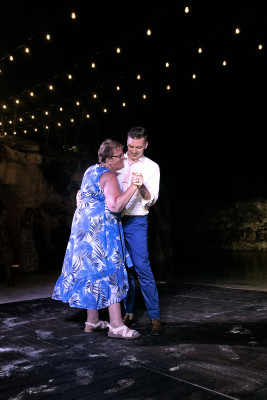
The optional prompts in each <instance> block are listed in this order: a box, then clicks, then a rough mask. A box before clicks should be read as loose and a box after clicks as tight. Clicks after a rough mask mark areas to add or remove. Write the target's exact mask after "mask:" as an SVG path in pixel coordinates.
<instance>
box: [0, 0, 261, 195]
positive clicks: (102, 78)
mask: <svg viewBox="0 0 267 400" xmlns="http://www.w3.org/2000/svg"><path fill="white" fill-rule="evenodd" d="M246 3H247V2H244V1H233V0H231V1H230V0H225V1H221V0H218V1H210V0H209V1H205V0H204V1H200V0H193V1H188V2H186V1H168V0H166V1H164V2H155V1H124V2H122V1H115V2H111V1H102V2H100V1H96V2H91V1H89V2H86V1H73V2H68V1H54V2H52V1H48V2H35V3H32V2H27V1H26V2H20V1H15V2H14V1H12V2H10V1H9V2H8V1H6V0H3V1H1V4H0V59H1V61H0V69H1V71H2V73H1V74H0V104H1V108H2V105H3V104H5V103H6V104H8V111H7V112H5V114H3V116H2V121H3V123H4V125H2V133H3V132H4V129H9V131H8V133H9V135H12V129H13V126H14V125H13V126H12V127H11V128H12V129H11V128H10V126H8V120H10V119H12V120H14V118H15V119H16V130H17V136H22V137H23V136H25V135H23V133H22V132H23V129H24V128H25V126H27V130H28V133H27V135H28V136H27V137H29V138H31V139H32V138H34V139H36V140H37V141H40V142H42V141H44V135H43V133H42V129H43V127H44V126H45V124H46V121H44V117H43V112H44V110H45V109H47V108H48V107H50V109H49V110H51V112H50V117H49V121H48V122H49V127H50V128H49V132H50V133H49V144H50V143H53V145H55V144H58V145H59V146H61V147H64V146H65V147H71V146H73V145H77V146H80V145H85V146H89V147H91V148H93V147H94V146H96V147H97V146H98V145H99V143H100V142H101V140H103V139H105V138H106V137H108V136H111V137H113V138H115V139H117V140H120V141H122V142H123V143H125V136H126V132H127V130H128V129H129V128H130V127H131V126H133V125H142V126H145V127H146V128H147V130H148V132H149V134H150V136H149V137H150V143H149V148H148V150H147V155H148V156H150V157H151V158H153V159H154V160H155V161H157V162H158V163H159V164H160V166H161V170H162V176H163V181H164V182H168V184H170V185H171V186H170V187H173V186H175V187H177V188H178V189H180V192H181V193H182V195H181V196H182V197H184V198H185V199H187V198H188V197H194V198H198V199H199V198H202V199H203V200H205V199H206V198H209V199H212V201H216V199H218V198H225V199H228V198H234V197H238V196H243V197H248V196H261V195H265V194H267V189H265V186H266V187H267V183H265V181H266V173H265V172H266V167H265V165H266V160H265V159H266V157H265V148H266V139H265V136H266V124H265V118H266V117H265V115H266V100H265V97H266V94H265V93H266V76H265V74H266V70H267V69H266V46H267V35H266V34H267V21H266V19H267V17H266V15H265V13H264V11H263V9H262V6H263V4H264V2H263V1H255V2H253V4H252V3H251V4H246ZM185 6H189V7H190V12H189V13H188V14H185V13H184V8H185ZM73 10H74V11H75V12H76V13H77V20H75V21H72V20H71V19H70V18H69V15H70V12H71V11H73ZM236 27H239V28H240V29H241V32H240V34H239V35H235V33H234V30H235V28H236ZM147 28H151V29H152V36H151V37H148V36H146V34H145V32H146V29H147ZM46 32H49V33H51V35H52V37H53V40H52V41H51V42H50V43H47V41H45V40H44V39H43V37H44V35H45V33H46ZM260 43H262V44H263V50H261V51H259V50H258V48H257V46H258V45H259V44H260ZM21 45H23V46H22V47H20V46H21ZM24 46H29V48H30V55H29V56H28V55H27V56H26V55H25V53H23V48H24ZM117 46H120V47H121V49H122V53H121V54H120V55H119V56H118V55H116V53H115V51H114V49H115V48H116V47H117ZM199 47H201V48H203V52H202V53H201V54H199V53H198V51H197V50H198V48H199ZM10 54H13V55H14V58H15V60H14V62H12V63H11V62H10V61H9V59H8V56H9V55H10ZM27 57H28V58H27ZM224 59H226V60H227V66H226V67H223V66H222V61H223V60H224ZM166 60H168V61H169V62H170V67H169V68H168V69H167V68H165V67H164V63H165V61H166ZM92 61H95V62H96V64H97V69H96V71H92V69H91V68H90V65H91V62H92ZM70 72H71V73H72V74H73V80H72V82H71V84H70V82H68V81H67V79H66V76H67V74H68V73H70ZM139 72H141V74H142V80H141V81H140V82H138V81H137V80H136V78H135V77H136V73H139ZM193 73H196V74H197V79H195V80H193V79H192V74H193ZM51 82H52V83H53V85H54V86H55V87H56V91H55V92H54V93H53V94H52V93H50V92H49V91H48V90H47V85H48V83H51ZM167 83H169V84H170V85H171V91H169V92H167V91H166V89H165V88H166V84H167ZM117 84H119V85H120V87H121V90H120V92H119V93H118V92H116V90H114V88H115V86H116V85H117ZM30 90H33V91H34V92H36V97H35V98H34V100H33V99H30V98H29V95H28V93H29V91H30ZM94 91H96V92H97V93H98V94H99V98H98V101H97V103H96V102H93V101H92V93H93V92H94ZM144 92H145V93H147V95H148V98H147V100H146V101H143V100H142V99H141V95H142V93H144ZM17 97H19V98H20V100H21V101H20V105H19V106H18V107H17V108H15V106H14V101H15V99H16V98H17ZM77 98H79V100H80V101H81V103H82V106H81V107H80V109H79V110H74V108H75V107H74V105H73V104H74V101H75V99H77ZM123 99H124V100H125V99H126V103H127V107H126V108H125V109H123V108H122V107H121V102H122V100H123ZM62 104H63V105H64V113H63V114H61V115H60V116H59V115H58V112H56V111H55V110H56V109H58V107H59V105H62ZM103 107H107V108H108V110H109V111H108V113H107V115H104V114H103V112H102V109H103ZM87 112H90V115H91V118H90V121H85V119H84V115H85V114H86V113H87ZM32 113H34V114H35V116H36V120H35V121H38V123H39V126H40V127H41V129H39V132H38V134H37V135H35V136H34V134H33V132H32V129H33V127H34V126H35V125H34V124H33V121H31V120H30V115H31V114H32ZM21 115H23V119H24V122H23V124H24V125H23V127H22V124H21V128H20V124H19V122H18V117H19V116H21ZM62 115H63V116H62ZM71 115H75V121H78V122H76V123H75V125H74V126H72V127H70V126H69V125H67V123H66V121H67V119H68V118H69V117H70V116H71ZM59 118H62V121H64V123H63V125H64V124H65V125H64V133H62V131H60V130H59V129H58V128H56V122H57V121H58V120H59ZM64 118H65V119H64ZM3 126H7V128H4V127H3Z"/></svg>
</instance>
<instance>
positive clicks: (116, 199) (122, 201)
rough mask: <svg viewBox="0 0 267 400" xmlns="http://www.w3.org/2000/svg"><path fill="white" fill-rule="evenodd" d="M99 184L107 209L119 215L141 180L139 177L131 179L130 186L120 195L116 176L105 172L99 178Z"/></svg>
mask: <svg viewBox="0 0 267 400" xmlns="http://www.w3.org/2000/svg"><path fill="white" fill-rule="evenodd" d="M137 181H139V182H137ZM99 183H100V186H101V187H102V188H103V190H104V195H105V199H106V203H107V206H108V209H109V210H110V211H111V212H114V213H119V212H121V211H122V210H123V209H124V207H125V206H126V204H127V203H128V202H129V200H130V199H131V197H132V196H133V194H134V193H135V191H136V190H137V188H138V186H140V185H142V183H143V179H142V177H140V176H138V177H133V179H132V183H131V185H130V186H129V187H128V189H127V190H126V191H125V192H124V193H121V191H120V187H119V183H118V179H117V177H116V175H115V174H113V173H112V172H106V173H105V174H103V175H102V176H101V178H100V181H99Z"/></svg>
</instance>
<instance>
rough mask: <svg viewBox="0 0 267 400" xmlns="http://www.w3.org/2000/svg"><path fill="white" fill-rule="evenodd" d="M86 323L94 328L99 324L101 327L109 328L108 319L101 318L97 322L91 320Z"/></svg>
mask: <svg viewBox="0 0 267 400" xmlns="http://www.w3.org/2000/svg"><path fill="white" fill-rule="evenodd" d="M85 325H90V326H92V327H93V328H94V329H95V328H98V327H99V326H100V328H107V327H108V326H109V325H108V322H107V321H101V320H100V321H98V322H97V323H96V324H92V323H91V322H85Z"/></svg>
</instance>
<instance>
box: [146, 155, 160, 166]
mask: <svg viewBox="0 0 267 400" xmlns="http://www.w3.org/2000/svg"><path fill="white" fill-rule="evenodd" d="M143 162H144V164H147V165H149V166H150V167H151V168H159V165H158V164H157V163H156V162H155V161H153V160H151V158H148V157H146V156H144V157H143Z"/></svg>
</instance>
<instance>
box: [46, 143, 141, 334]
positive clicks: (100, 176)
mask: <svg viewBox="0 0 267 400" xmlns="http://www.w3.org/2000/svg"><path fill="white" fill-rule="evenodd" d="M98 159H99V164H96V165H93V166H91V167H89V168H88V169H87V170H86V172H85V174H84V177H83V180H82V185H81V198H82V203H81V206H80V207H79V208H77V209H76V211H75V214H74V217H73V222H72V228H71V234H70V239H69V243H68V245H67V250H66V254H65V258H64V263H63V269H62V273H61V275H60V277H59V279H58V281H57V283H56V286H55V289H54V293H53V296H52V298H53V299H55V300H62V301H63V302H68V303H69V305H70V306H71V307H78V308H86V309H87V321H86V323H85V324H86V326H85V332H89V333H90V332H94V331H96V330H102V329H107V328H109V332H108V336H110V337H116V338H123V339H137V338H139V337H140V334H139V333H138V332H137V331H134V330H131V329H129V328H127V327H126V326H125V325H124V324H123V322H122V317H121V307H120V301H121V300H123V299H124V298H125V297H126V295H127V290H128V279H127V271H126V268H125V265H126V264H127V266H128V267H132V262H131V259H130V257H129V254H128V253H127V250H126V248H125V243H124V238H123V231H122V226H121V218H120V212H121V211H122V210H123V209H124V207H125V206H126V204H127V203H128V202H129V200H130V199H131V197H132V196H133V194H134V193H135V191H136V190H137V188H138V186H140V185H142V183H143V180H142V176H134V177H133V179H132V183H131V185H130V187H129V188H128V189H127V191H126V192H125V193H123V194H121V191H120V188H119V184H118V180H117V176H116V171H118V170H120V169H121V168H123V159H124V155H123V146H122V145H121V144H120V143H118V142H116V141H113V140H111V139H107V140H105V141H104V142H103V143H102V144H101V146H100V148H99V151H98ZM105 307H108V310H109V317H110V324H108V323H107V322H106V321H99V315H98V310H99V309H102V308H105Z"/></svg>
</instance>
